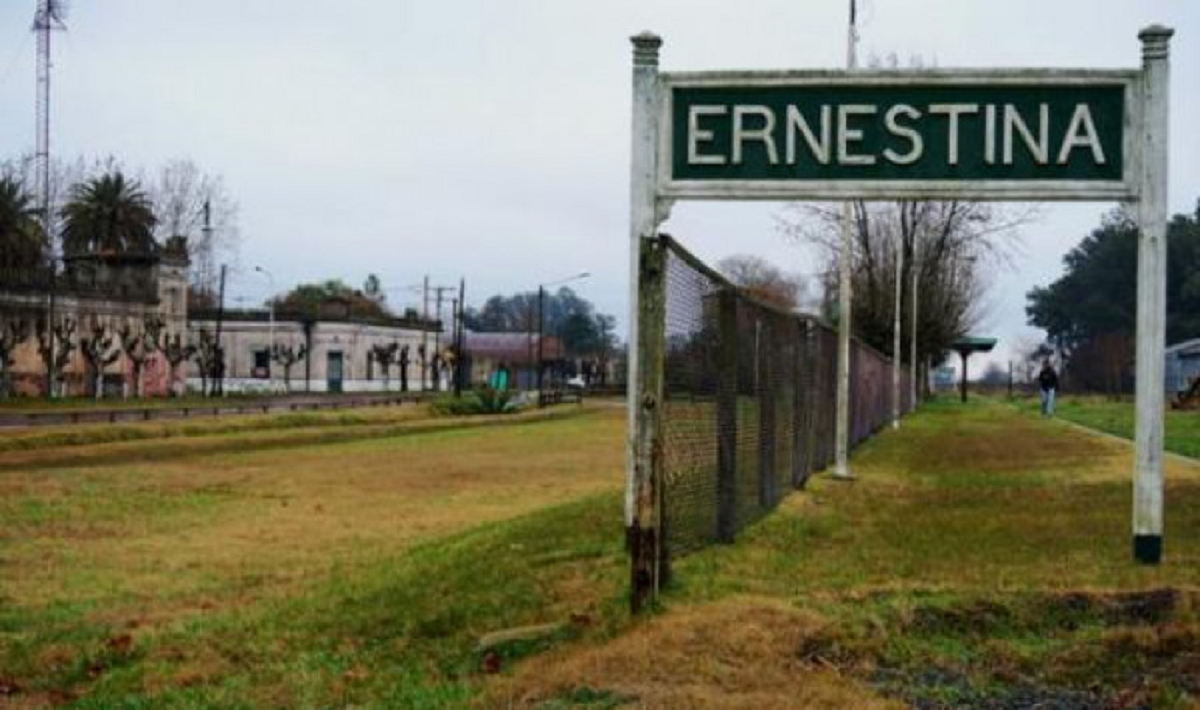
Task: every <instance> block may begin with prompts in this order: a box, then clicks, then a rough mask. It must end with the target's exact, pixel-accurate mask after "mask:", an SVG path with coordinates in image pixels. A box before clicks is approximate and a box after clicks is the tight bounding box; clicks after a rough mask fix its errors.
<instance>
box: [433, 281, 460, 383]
mask: <svg viewBox="0 0 1200 710" xmlns="http://www.w3.org/2000/svg"><path fill="white" fill-rule="evenodd" d="M453 290H454V287H453V286H434V287H433V291H434V293H435V294H436V301H437V312H436V313H435V315H436V318H437V322H438V329H437V330H435V331H433V354H434V357H433V358H432V359H431V360H430V363H431V364H432V368H433V369H432V374H433V389H434V391H435V392H436V391H438V390H439V389H441V383H440V382H439V375H440V374H441V373H439V372H438V369H439V368H438V362H439V360H438V351H439V350H440V349H441V335H442V294H443V293H446V292H447V291H453Z"/></svg>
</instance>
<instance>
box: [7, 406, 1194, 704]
mask: <svg viewBox="0 0 1200 710" xmlns="http://www.w3.org/2000/svg"><path fill="white" fill-rule="evenodd" d="M276 434H277V432H270V431H265V432H261V433H259V434H257V435H256V434H254V433H245V432H243V433H240V434H236V435H216V436H214V437H208V438H205V439H201V440H208V439H209V438H211V439H213V441H214V442H215V441H218V440H220V439H221V438H222V437H224V436H235V437H241V438H242V439H244V441H241V442H240V443H239V445H240V446H241V447H242V448H241V450H238V451H233V450H219V451H218V452H216V453H204V452H201V451H197V450H192V449H189V448H186V447H185V448H183V449H180V450H179V451H177V453H176V455H174V456H168V455H166V454H165V453H164V452H163V451H162V449H163V447H169V446H175V445H177V444H179V443H183V441H182V440H178V441H176V440H171V439H165V440H164V439H154V440H148V441H135V442H125V443H117V444H92V445H80V446H77V447H73V451H74V452H75V453H76V454H80V455H85V456H93V457H94V459H93V460H92V461H91V462H90V463H89V462H88V460H86V457H85V458H75V459H72V460H71V461H69V462H65V463H64V461H63V460H62V456H61V454H62V451H61V450H59V449H58V448H47V449H34V450H28V451H17V452H8V453H4V454H0V491H2V493H0V518H2V519H3V520H4V521H5V525H4V527H3V529H2V530H0V572H2V574H0V579H2V580H3V581H2V582H0V585H2V586H0V595H2V598H0V605H2V606H0V704H4V703H8V704H11V705H15V706H36V705H39V704H46V703H63V702H68V703H73V704H75V705H76V706H79V707H113V706H125V707H141V706H145V705H152V706H164V707H177V706H223V707H247V706H277V707H285V706H286V707H297V706H310V707H311V706H331V705H337V706H344V705H358V706H374V707H462V706H469V705H474V706H478V707H504V706H508V705H510V704H514V705H539V706H541V707H547V708H557V707H574V706H585V707H594V708H599V707H617V706H622V705H630V706H648V707H705V706H714V707H726V706H735V707H747V708H751V707H753V708H770V707H805V706H809V707H833V706H854V707H873V706H879V707H887V706H892V705H896V704H899V703H903V702H917V703H921V704H924V705H926V706H938V705H943V706H951V707H952V706H962V705H966V706H985V707H986V706H990V707H1028V706H1029V705H1032V704H1035V703H1039V702H1041V703H1056V704H1054V705H1050V706H1053V707H1093V706H1097V705H1103V704H1105V703H1110V704H1116V705H1120V704H1123V705H1124V706H1128V707H1135V706H1144V705H1156V706H1165V707H1171V706H1184V705H1186V704H1187V703H1189V702H1194V700H1195V699H1196V698H1200V621H1198V617H1197V614H1200V587H1198V583H1200V564H1198V563H1200V468H1197V467H1195V466H1189V465H1186V464H1185V463H1183V462H1180V461H1171V462H1169V463H1168V472H1167V474H1168V476H1167V481H1168V483H1167V486H1168V487H1167V530H1166V538H1165V555H1166V558H1165V562H1164V564H1163V565H1162V566H1160V567H1156V568H1150V567H1139V566H1136V565H1134V564H1132V563H1131V561H1130V558H1131V551H1130V541H1129V509H1130V480H1129V471H1130V452H1129V447H1128V446H1126V445H1124V444H1122V443H1120V442H1115V441H1111V440H1108V439H1102V438H1098V437H1095V436H1092V435H1089V434H1087V433H1085V432H1081V431H1079V430H1077V429H1073V428H1071V427H1069V426H1067V425H1065V424H1063V423H1061V422H1054V421H1050V422H1044V421H1042V420H1040V419H1039V418H1038V417H1036V416H1035V415H1033V414H1031V413H1029V412H1026V411H1021V410H1018V409H1016V408H1013V407H1010V406H1007V405H1004V404H999V403H992V402H977V403H973V404H971V405H967V406H960V405H957V404H952V403H934V404H931V405H928V406H926V407H925V408H924V409H923V410H922V411H921V412H920V413H919V414H917V415H915V416H912V417H910V418H908V419H907V420H906V421H905V425H904V427H903V428H902V429H901V430H900V431H898V432H891V431H889V432H886V433H884V434H882V435H881V436H879V437H877V438H875V439H873V440H870V441H869V442H868V443H867V444H865V445H864V446H862V447H860V448H859V449H858V450H857V451H856V453H855V456H854V458H853V459H852V465H853V468H854V471H855V473H856V474H857V476H858V480H857V481H856V482H854V483H852V484H842V483H836V482H833V481H831V480H829V479H827V478H825V477H823V476H819V477H817V478H816V479H814V480H813V481H812V482H811V483H810V485H809V488H808V489H807V490H806V491H805V492H803V493H799V494H796V495H793V496H791V497H790V498H789V499H788V500H787V501H786V502H785V503H784V504H783V505H782V506H781V507H780V509H779V510H778V511H777V512H776V513H775V514H773V515H770V516H768V517H767V518H766V519H764V520H763V521H761V522H759V523H757V524H756V525H754V526H752V527H751V528H749V529H747V530H746V531H745V532H744V533H743V534H742V535H741V536H740V538H739V540H738V542H737V544H735V545H731V546H722V547H715V548H710V549H708V550H705V551H702V552H699V553H696V554H693V555H691V556H688V557H685V558H683V559H681V560H678V561H677V562H676V565H675V577H674V581H673V582H672V584H671V586H670V587H669V588H668V589H667V590H666V593H665V595H664V598H663V604H662V608H661V610H660V611H659V612H658V613H656V614H654V615H652V616H651V617H649V618H647V619H644V620H640V619H639V620H632V619H630V618H629V617H628V615H627V613H626V611H625V609H626V605H627V600H626V596H625V594H626V576H627V571H626V561H625V555H624V551H623V549H622V544H621V512H620V493H619V488H620V480H621V468H622V448H621V441H622V434H623V417H622V413H621V411H620V410H619V409H616V408H610V409H597V410H592V411H587V412H585V413H583V414H581V415H579V416H575V417H570V418H563V419H558V420H553V421H541V422H518V421H517V420H509V423H507V424H503V425H500V426H492V427H487V428H475V429H463V430H445V431H423V432H422V431H414V432H408V433H404V434H403V435H398V436H386V437H379V438H369V439H362V440H358V441H352V442H343V443H328V444H324V445H309V446H302V445H299V444H298V443H296V442H292V443H291V444H289V445H287V446H279V447H266V448H256V446H255V443H254V437H255V436H263V437H270V436H275V435H276ZM112 447H125V448H122V449H121V452H122V455H123V456H125V455H126V454H128V456H126V457H125V458H126V460H129V461H133V462H132V463H122V462H121V461H120V460H119V459H118V458H117V457H114V456H112V455H111V451H110V449H111V448H112ZM138 447H146V448H147V449H148V450H151V451H157V452H158V453H156V454H155V456H156V458H153V459H152V460H150V461H148V462H139V461H137V458H138V457H137V451H138ZM15 456H22V457H29V458H24V459H22V461H23V463H22V465H21V467H19V468H18V467H10V468H4V467H3V463H4V462H5V461H7V460H11V459H12V457H15ZM541 623H557V624H559V626H558V627H556V628H555V629H554V631H553V632H552V633H550V634H549V635H548V636H546V637H542V638H539V639H537V640H527V641H514V642H510V643H507V644H502V645H499V646H497V647H496V648H495V650H494V652H489V653H487V654H481V653H480V652H479V651H478V649H477V642H478V640H479V639H480V637H481V636H482V635H484V634H486V633H487V632H491V631H496V630H500V629H507V628H511V627H517V626H524V625H529V624H541ZM494 671H499V672H498V673H497V672H494Z"/></svg>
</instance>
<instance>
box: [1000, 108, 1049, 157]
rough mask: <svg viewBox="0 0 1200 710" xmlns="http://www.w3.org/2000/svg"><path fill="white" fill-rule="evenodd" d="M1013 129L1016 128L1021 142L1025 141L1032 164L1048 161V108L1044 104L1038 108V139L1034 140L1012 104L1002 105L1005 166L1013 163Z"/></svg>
mask: <svg viewBox="0 0 1200 710" xmlns="http://www.w3.org/2000/svg"><path fill="white" fill-rule="evenodd" d="M1013 128H1016V129H1017V133H1020V134H1021V140H1023V141H1025V147H1026V148H1028V149H1029V153H1030V154H1031V155H1033V160H1034V162H1036V163H1037V164H1038V165H1045V164H1046V162H1047V161H1048V160H1049V159H1050V136H1049V132H1050V107H1049V106H1048V105H1046V104H1040V105H1039V106H1038V137H1037V139H1036V140H1035V139H1034V137H1033V133H1031V132H1030V130H1029V126H1028V124H1026V123H1025V119H1023V118H1021V114H1019V113H1017V107H1016V106H1013V105H1012V104H1004V164H1005V165H1012V163H1013Z"/></svg>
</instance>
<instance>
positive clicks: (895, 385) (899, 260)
mask: <svg viewBox="0 0 1200 710" xmlns="http://www.w3.org/2000/svg"><path fill="white" fill-rule="evenodd" d="M903 275H904V233H903V232H897V233H896V322H895V325H894V326H893V329H892V428H893V429H899V428H900V301H901V296H902V294H903V293H904V284H903V280H904V278H903Z"/></svg>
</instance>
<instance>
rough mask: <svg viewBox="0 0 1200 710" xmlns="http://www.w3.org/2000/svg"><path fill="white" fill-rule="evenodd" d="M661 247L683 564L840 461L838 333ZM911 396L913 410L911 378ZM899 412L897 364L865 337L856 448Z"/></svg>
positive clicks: (666, 447)
mask: <svg viewBox="0 0 1200 710" xmlns="http://www.w3.org/2000/svg"><path fill="white" fill-rule="evenodd" d="M660 239H661V240H662V245H663V248H664V251H665V279H664V288H665V294H664V296H665V298H664V302H665V303H664V305H665V313H664V330H665V332H664V335H665V338H664V353H663V363H664V368H663V369H664V371H663V392H664V403H663V408H662V412H661V420H660V421H661V433H662V441H663V451H662V467H663V471H662V489H661V492H662V496H663V508H662V511H663V519H662V528H663V530H662V532H663V541H664V543H665V551H666V553H667V554H668V555H669V556H671V557H678V556H680V555H683V554H686V553H688V552H692V551H695V550H698V549H700V548H702V547H705V546H707V545H709V544H712V543H714V542H718V541H730V540H732V539H733V537H734V536H735V535H736V534H737V532H738V531H739V530H741V529H742V528H744V527H745V526H746V525H749V524H750V523H752V522H754V521H756V520H758V519H759V518H761V517H762V516H764V515H766V514H767V513H768V512H769V511H770V510H771V509H773V508H774V507H775V506H776V505H777V504H778V503H779V501H780V500H782V499H783V497H784V496H786V495H787V494H788V493H789V492H791V491H792V490H794V489H797V488H800V487H802V486H803V485H804V483H805V481H806V480H807V479H808V477H809V476H810V475H812V473H813V472H814V471H819V470H821V469H823V468H825V467H826V466H828V465H829V464H830V463H832V462H833V460H834V455H835V442H834V436H835V416H836V397H837V384H836V377H837V333H836V332H834V331H833V330H832V329H830V328H829V327H828V326H826V325H824V324H821V323H819V322H818V321H816V320H815V319H813V318H811V317H806V316H799V315H796V314H792V313H787V312H784V311H781V310H779V309H777V308H774V307H772V306H769V305H767V304H764V303H762V302H760V301H756V300H755V299H753V298H751V297H750V296H748V295H746V294H745V293H744V292H742V291H741V290H739V289H738V288H737V287H735V286H734V285H732V284H731V283H729V281H727V280H726V279H725V278H723V277H722V276H721V275H720V274H718V273H717V272H716V271H714V270H713V269H711V268H709V267H708V266H707V265H705V264H704V263H703V262H701V261H700V260H698V259H697V258H696V257H694V256H692V255H691V254H690V253H688V252H687V251H686V250H684V249H683V248H682V247H681V246H680V245H679V244H678V243H676V242H675V241H674V240H672V239H671V238H670V237H665V236H664V237H660ZM900 391H901V393H902V397H903V399H902V410H903V411H908V409H910V408H911V405H912V403H911V402H910V401H909V396H908V395H909V392H910V389H909V386H908V374H907V372H905V374H904V379H903V381H902V383H901V390H900ZM891 416H892V366H891V360H890V359H888V358H887V357H884V356H883V355H881V354H880V353H878V352H876V351H875V350H873V349H872V348H870V347H868V346H866V345H864V344H862V343H859V342H857V341H854V342H853V343H852V346H851V369H850V445H851V446H854V445H855V444H857V443H859V442H861V441H862V440H863V439H865V438H867V437H869V436H870V435H871V434H872V433H873V432H875V431H876V430H878V429H879V428H880V427H882V426H884V425H885V424H886V423H887V422H889V421H890V420H891Z"/></svg>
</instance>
